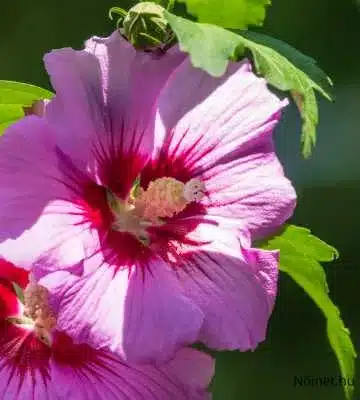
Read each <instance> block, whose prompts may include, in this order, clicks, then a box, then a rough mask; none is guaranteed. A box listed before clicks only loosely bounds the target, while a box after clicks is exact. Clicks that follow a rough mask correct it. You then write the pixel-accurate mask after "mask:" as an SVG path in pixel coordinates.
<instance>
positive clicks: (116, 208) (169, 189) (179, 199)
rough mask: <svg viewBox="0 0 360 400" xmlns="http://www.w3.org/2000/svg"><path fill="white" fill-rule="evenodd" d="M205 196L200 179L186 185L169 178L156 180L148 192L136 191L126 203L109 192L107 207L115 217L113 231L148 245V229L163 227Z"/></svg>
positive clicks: (138, 188) (139, 188) (150, 184)
mask: <svg viewBox="0 0 360 400" xmlns="http://www.w3.org/2000/svg"><path fill="white" fill-rule="evenodd" d="M204 195H205V185H204V184H203V182H201V181H200V180H199V179H191V180H190V181H188V182H186V183H183V182H180V181H178V180H177V179H175V178H169V177H164V178H158V179H155V180H154V181H152V182H150V183H149V186H148V188H147V189H146V190H144V189H142V188H141V187H137V188H136V191H134V190H133V191H131V193H130V196H129V199H128V200H127V202H123V201H121V200H119V199H117V198H116V196H115V195H114V194H112V193H111V192H110V191H108V192H107V199H108V204H109V206H110V209H111V210H112V213H113V215H114V217H115V221H114V223H113V229H115V230H117V231H119V232H128V233H131V234H133V235H134V236H136V237H137V238H138V239H139V240H140V241H141V242H142V243H144V244H148V242H149V238H148V233H147V231H146V228H148V227H150V226H159V225H161V224H162V223H163V221H162V220H161V219H162V218H171V217H173V216H174V215H176V214H178V213H180V212H181V211H183V210H184V209H185V207H186V206H187V205H188V204H190V203H191V202H193V201H200V200H201V199H202V198H203V197H204Z"/></svg>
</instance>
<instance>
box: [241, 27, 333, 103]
mask: <svg viewBox="0 0 360 400" xmlns="http://www.w3.org/2000/svg"><path fill="white" fill-rule="evenodd" d="M240 34H241V35H242V36H243V37H245V38H246V39H249V40H252V41H253V42H256V43H258V44H262V45H264V46H267V47H270V48H272V49H273V50H276V51H277V52H278V53H279V54H281V55H282V56H284V57H285V58H287V59H288V61H290V62H291V63H292V64H294V65H295V66H296V67H297V68H298V69H300V70H301V71H303V72H305V73H306V75H307V76H308V77H309V78H310V79H311V80H313V81H314V82H315V83H316V84H317V85H319V86H320V87H321V88H322V90H323V92H324V93H325V96H326V94H328V95H329V97H331V98H332V99H333V98H334V93H333V89H334V88H333V83H332V81H331V79H330V78H329V77H328V76H327V75H326V74H325V73H324V71H323V70H322V69H321V68H319V66H318V65H317V63H316V60H314V59H313V58H311V57H309V56H306V55H305V54H303V53H301V52H300V51H299V50H297V49H295V48H294V47H292V46H290V45H289V44H288V43H285V42H283V41H281V40H279V39H276V38H273V37H271V36H267V35H264V34H262V33H259V32H251V31H242V32H241V33H240Z"/></svg>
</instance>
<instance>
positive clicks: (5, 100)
mask: <svg viewBox="0 0 360 400" xmlns="http://www.w3.org/2000/svg"><path fill="white" fill-rule="evenodd" d="M52 96H53V94H52V93H51V92H49V91H48V90H45V89H42V88H40V87H37V86H33V85H29V84H27V83H20V82H12V81H1V80H0V134H1V133H2V132H3V131H4V130H5V128H7V127H8V126H9V125H10V124H12V123H13V122H15V121H17V120H18V119H20V118H22V117H23V116H24V110H23V107H28V106H31V105H32V104H33V103H34V101H36V100H40V99H49V98H51V97H52Z"/></svg>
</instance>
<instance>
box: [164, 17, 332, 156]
mask: <svg viewBox="0 0 360 400" xmlns="http://www.w3.org/2000/svg"><path fill="white" fill-rule="evenodd" d="M164 15H165V17H166V19H167V20H168V22H169V24H170V26H171V28H172V30H173V31H174V33H175V34H176V36H177V38H178V41H179V46H180V49H181V50H182V51H184V52H187V53H189V55H190V59H191V62H192V64H193V65H194V66H195V67H198V68H202V69H204V70H205V71H207V72H208V73H209V74H210V75H212V76H221V75H222V74H224V72H225V71H226V68H227V65H228V62H229V60H230V59H231V60H234V59H236V60H239V59H241V58H244V57H245V56H246V55H247V54H248V52H250V55H251V56H252V58H253V61H254V64H255V68H256V71H257V73H258V74H260V75H262V76H264V77H265V79H266V80H267V81H268V82H269V84H270V85H272V86H274V87H275V88H277V89H279V90H282V91H288V92H290V93H291V94H292V96H293V99H294V101H295V103H296V104H297V106H298V108H299V111H300V113H301V116H302V119H303V127H302V135H301V141H302V145H303V150H302V151H303V155H304V156H305V157H308V156H310V154H311V150H312V147H313V146H314V145H315V143H316V127H317V124H318V119H319V116H318V106H317V101H316V96H315V92H319V93H320V94H321V95H323V96H324V97H325V98H326V99H328V100H332V95H331V93H330V88H331V81H330V80H329V78H328V77H327V76H326V74H325V73H324V72H322V71H321V69H320V68H319V67H317V66H316V64H315V62H314V60H312V59H311V58H307V57H306V56H304V55H303V54H301V53H300V52H297V51H296V50H295V49H293V48H292V47H291V46H288V45H280V43H281V42H280V41H276V39H270V40H269V39H266V40H267V43H268V44H270V45H271V46H275V47H276V48H278V49H279V51H280V52H281V53H282V54H280V52H278V51H276V50H274V49H273V48H271V47H268V46H266V45H264V44H261V43H260V41H261V40H262V41H264V40H265V39H264V37H263V36H256V40H257V41H253V40H250V39H248V37H250V35H253V34H249V32H247V33H244V32H242V33H241V34H236V33H234V32H230V31H227V30H225V29H222V28H220V27H218V26H214V25H209V24H202V23H196V22H192V21H189V20H187V19H184V18H181V17H177V16H175V15H173V14H171V13H169V12H167V11H165V12H164ZM291 60H293V62H291ZM302 69H304V71H305V72H304V71H303V70H302Z"/></svg>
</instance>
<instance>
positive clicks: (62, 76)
mask: <svg viewBox="0 0 360 400" xmlns="http://www.w3.org/2000/svg"><path fill="white" fill-rule="evenodd" d="M184 57H185V56H184V54H183V53H181V52H179V51H178V49H177V48H174V49H172V50H171V51H170V52H168V53H167V54H166V56H164V55H159V54H152V53H150V54H149V53H144V52H138V51H136V50H135V49H134V48H133V46H132V45H131V44H130V43H128V42H126V41H125V40H124V39H123V38H122V37H121V36H120V34H119V32H117V31H116V32H114V34H113V35H112V36H110V37H109V38H105V39H103V38H98V37H93V38H92V39H90V40H89V41H88V42H87V43H86V48H85V50H83V51H75V50H73V49H70V48H65V49H60V50H54V51H52V52H51V53H49V54H47V55H46V56H45V58H44V60H45V65H46V68H47V71H48V73H49V75H50V78H51V82H52V85H53V87H54V88H55V90H56V97H55V99H54V100H53V101H52V102H51V103H50V104H49V105H48V106H47V108H46V116H47V118H48V120H49V121H50V122H51V123H53V124H54V126H55V128H56V132H57V144H58V145H59V146H60V147H61V148H62V150H63V151H64V152H65V153H66V154H67V155H69V156H70V157H71V159H72V160H73V161H76V164H77V165H78V166H80V167H81V168H84V169H86V170H88V171H91V173H92V175H93V176H94V178H96V179H97V180H98V181H100V182H101V183H102V184H103V185H105V186H108V187H111V188H112V190H113V191H114V192H116V194H117V195H119V196H120V197H125V196H126V195H127V194H128V191H129V189H130V187H131V185H132V183H133V181H134V180H135V178H136V177H137V176H138V174H139V172H140V171H141V169H142V167H143V165H144V163H145V161H146V160H147V158H148V156H149V154H150V153H151V151H152V149H153V143H154V120H155V118H154V115H155V106H154V105H155V102H156V99H157V97H158V95H159V92H160V91H161V89H162V87H163V86H164V84H165V82H166V80H167V78H168V77H169V75H170V73H171V72H172V71H173V70H174V68H175V67H176V66H177V65H178V64H180V63H181V62H182V61H183V59H184Z"/></svg>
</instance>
